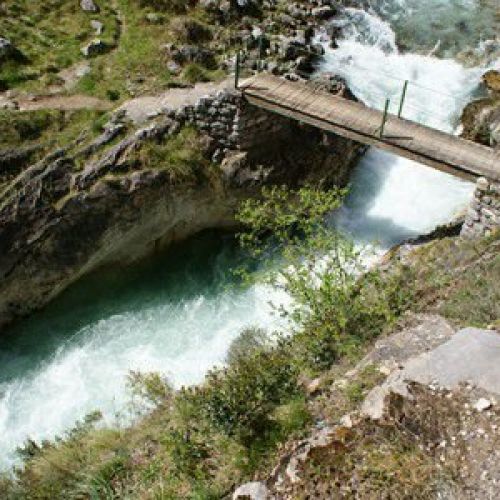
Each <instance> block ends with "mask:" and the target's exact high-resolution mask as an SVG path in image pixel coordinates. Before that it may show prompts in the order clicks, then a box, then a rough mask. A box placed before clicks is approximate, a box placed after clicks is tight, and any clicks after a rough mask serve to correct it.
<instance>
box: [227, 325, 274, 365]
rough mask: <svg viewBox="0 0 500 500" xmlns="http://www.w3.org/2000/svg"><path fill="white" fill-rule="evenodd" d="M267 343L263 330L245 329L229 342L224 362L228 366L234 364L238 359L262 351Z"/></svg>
mask: <svg viewBox="0 0 500 500" xmlns="http://www.w3.org/2000/svg"><path fill="white" fill-rule="evenodd" d="M268 343H269V339H268V336H267V333H266V331H265V330H262V329H261V328H246V329H244V330H243V331H242V332H241V333H240V334H239V336H238V337H237V338H236V339H234V340H233V341H232V342H231V345H230V346H229V350H228V353H227V355H226V361H227V363H228V364H229V365H231V364H234V363H236V362H237V361H238V360H239V359H240V358H243V357H245V356H249V355H251V354H253V353H255V352H256V351H259V350H261V349H264V348H265V347H266V346H267V345H268Z"/></svg>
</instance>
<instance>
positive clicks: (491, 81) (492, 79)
mask: <svg viewBox="0 0 500 500" xmlns="http://www.w3.org/2000/svg"><path fill="white" fill-rule="evenodd" d="M483 82H484V84H485V85H486V88H487V89H488V91H489V92H491V93H492V94H493V95H495V96H500V71H497V70H495V69H492V70H490V71H487V72H486V73H485V74H484V75H483Z"/></svg>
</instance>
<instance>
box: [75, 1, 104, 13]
mask: <svg viewBox="0 0 500 500" xmlns="http://www.w3.org/2000/svg"><path fill="white" fill-rule="evenodd" d="M80 7H81V8H82V10H84V11H85V12H99V10H100V9H99V6H98V5H97V4H96V3H95V2H94V0H80Z"/></svg>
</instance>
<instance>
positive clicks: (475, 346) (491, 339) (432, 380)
mask: <svg viewBox="0 0 500 500" xmlns="http://www.w3.org/2000/svg"><path fill="white" fill-rule="evenodd" d="M499 359H500V333H498V332H496V331H492V330H480V329H477V328H465V329H463V330H460V331H459V332H458V333H456V334H455V335H454V336H453V337H452V338H451V339H450V340H448V341H447V342H445V343H444V344H441V345H440V346H438V347H436V348H435V349H433V350H432V351H430V352H426V353H424V354H421V355H419V356H416V357H414V358H410V359H409V360H408V361H407V362H406V363H405V364H404V366H403V368H402V369H400V370H397V371H395V372H393V373H392V374H391V375H390V376H389V377H388V378H387V380H386V381H385V382H384V383H383V384H382V385H381V386H378V387H376V388H375V389H373V390H372V391H371V392H370V393H369V394H368V396H367V398H366V399H365V401H364V403H363V405H362V413H363V414H364V415H365V416H367V417H369V418H372V419H374V420H379V419H381V418H383V417H384V415H385V402H386V400H387V398H388V396H389V395H390V394H391V393H396V394H399V395H401V396H403V397H410V394H409V391H408V383H412V382H413V383H418V384H425V385H432V386H437V387H443V388H445V389H450V390H452V389H455V388H457V387H458V386H459V385H460V384H464V383H469V384H471V385H473V386H475V387H478V388H479V389H482V390H484V391H486V392H488V393H493V394H497V395H500V363H499V362H498V360H499Z"/></svg>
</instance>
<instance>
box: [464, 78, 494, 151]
mask: <svg viewBox="0 0 500 500" xmlns="http://www.w3.org/2000/svg"><path fill="white" fill-rule="evenodd" d="M482 82H483V84H484V87H485V88H486V90H487V92H488V94H489V97H487V98H483V99H477V100H475V101H472V102H471V103H470V104H468V105H467V106H466V107H465V109H464V111H463V113H462V118H461V122H462V126H463V132H462V137H464V138H465V139H469V140H471V141H476V142H479V143H481V144H484V145H486V146H491V147H494V148H498V147H500V72H499V71H496V70H490V71H488V72H486V73H485V74H484V75H483V78H482Z"/></svg>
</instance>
